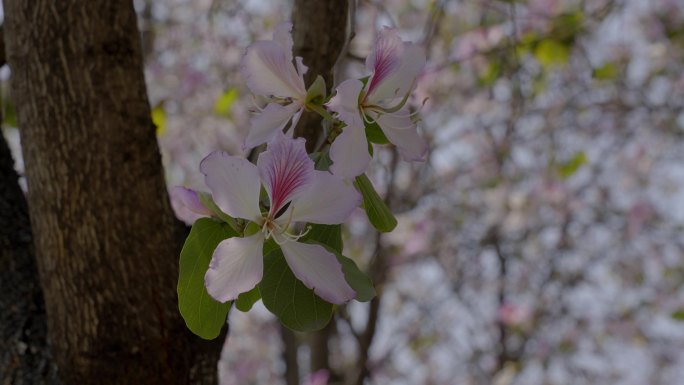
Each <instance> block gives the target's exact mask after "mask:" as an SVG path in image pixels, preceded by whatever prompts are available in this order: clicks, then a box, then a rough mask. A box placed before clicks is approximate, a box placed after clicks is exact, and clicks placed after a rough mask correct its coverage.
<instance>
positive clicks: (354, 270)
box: [331, 250, 375, 302]
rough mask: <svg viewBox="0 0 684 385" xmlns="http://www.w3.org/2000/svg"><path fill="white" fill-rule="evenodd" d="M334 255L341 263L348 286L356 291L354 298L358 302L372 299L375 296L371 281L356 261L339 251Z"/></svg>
mask: <svg viewBox="0 0 684 385" xmlns="http://www.w3.org/2000/svg"><path fill="white" fill-rule="evenodd" d="M331 251H333V250H331ZM335 256H337V260H338V261H340V263H341V264H342V272H343V273H344V279H346V280H347V283H348V284H349V286H351V288H352V289H354V291H356V300H357V301H359V302H368V301H370V300H371V299H373V297H375V287H373V281H372V280H371V279H370V278H369V277H368V276H367V275H366V274H364V273H363V272H362V271H361V270H360V269H359V267H358V266H356V263H355V262H354V261H353V260H352V259H350V258H347V257H345V256H344V255H342V254H340V253H335Z"/></svg>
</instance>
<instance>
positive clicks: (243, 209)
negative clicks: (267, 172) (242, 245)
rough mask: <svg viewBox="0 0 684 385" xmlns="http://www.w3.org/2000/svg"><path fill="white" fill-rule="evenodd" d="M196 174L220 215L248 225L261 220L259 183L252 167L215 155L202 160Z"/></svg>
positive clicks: (236, 158) (228, 157)
mask: <svg viewBox="0 0 684 385" xmlns="http://www.w3.org/2000/svg"><path fill="white" fill-rule="evenodd" d="M200 171H201V172H202V173H203V174H204V183H206V185H207V186H208V187H209V189H210V190H211V193H212V197H213V198H214V202H215V203H216V205H217V206H218V207H219V208H220V209H221V210H222V211H223V212H224V213H226V214H228V215H230V216H231V217H234V218H244V219H249V220H250V221H254V220H256V219H258V218H261V213H260V211H259V190H260V189H261V182H260V180H259V171H258V170H257V168H256V166H255V165H253V164H251V163H249V162H248V161H247V160H246V159H243V158H238V157H236V156H230V155H228V154H226V153H225V152H222V151H215V152H212V153H211V154H209V155H208V156H207V157H206V158H204V159H203V160H202V162H201V163H200Z"/></svg>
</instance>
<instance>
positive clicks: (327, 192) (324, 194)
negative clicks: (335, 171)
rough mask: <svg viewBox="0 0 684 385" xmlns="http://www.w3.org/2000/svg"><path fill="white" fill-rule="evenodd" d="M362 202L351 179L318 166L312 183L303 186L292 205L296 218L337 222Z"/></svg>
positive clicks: (297, 219)
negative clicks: (304, 187) (343, 177)
mask: <svg viewBox="0 0 684 385" xmlns="http://www.w3.org/2000/svg"><path fill="white" fill-rule="evenodd" d="M360 204H361V194H359V192H358V191H356V189H355V188H354V186H353V185H352V183H351V181H348V180H343V179H342V178H339V177H337V176H335V175H332V174H330V173H329V172H326V171H318V170H316V171H314V175H313V180H312V182H311V184H309V185H308V186H306V189H305V190H302V192H301V194H299V196H298V197H297V200H295V201H293V202H292V204H291V205H290V208H291V209H292V210H293V212H292V221H293V222H311V223H320V224H324V225H334V224H337V223H342V222H344V221H345V220H347V218H348V217H349V215H350V214H351V212H352V211H354V209H355V208H356V207H358V206H359V205H360ZM283 216H284V215H283Z"/></svg>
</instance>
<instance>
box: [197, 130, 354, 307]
mask: <svg viewBox="0 0 684 385" xmlns="http://www.w3.org/2000/svg"><path fill="white" fill-rule="evenodd" d="M200 170H201V171H202V173H203V174H204V175H205V182H206V184H207V186H208V187H209V189H210V190H211V192H212V195H213V199H214V202H215V203H216V205H217V206H218V207H219V208H220V209H221V210H222V211H223V212H225V213H226V214H228V215H230V216H232V217H234V218H242V219H246V220H249V221H252V222H254V223H256V224H257V225H258V226H259V228H260V231H257V232H256V233H254V234H251V235H245V237H243V238H237V237H236V238H229V239H226V240H224V241H222V242H221V243H219V245H218V246H217V247H216V250H215V251H214V254H213V256H212V259H211V263H210V264H209V270H208V271H207V273H206V275H205V285H206V287H207V291H208V292H209V294H210V295H211V296H212V297H214V298H215V299H216V300H217V301H220V302H226V301H230V300H234V299H236V298H237V297H238V295H239V294H240V293H243V292H246V291H248V290H251V289H252V288H254V287H255V286H256V284H257V283H259V281H261V278H262V276H263V246H264V241H265V240H266V239H269V238H270V239H273V240H274V241H275V242H276V243H278V245H279V246H280V248H281V249H282V251H283V255H284V257H285V260H286V261H287V264H288V265H289V266H290V268H291V269H292V272H293V273H294V275H295V276H296V277H297V279H299V280H301V281H302V283H303V284H304V285H305V286H306V287H308V288H310V289H312V290H313V291H314V292H315V293H316V294H317V295H318V296H320V297H321V298H323V299H324V300H326V301H328V302H331V303H335V304H341V303H344V302H346V301H348V300H350V299H352V298H354V296H355V295H356V293H355V292H354V290H353V289H352V288H351V287H350V286H349V285H348V284H347V282H346V280H345V278H344V274H343V273H342V266H341V265H340V263H339V262H338V261H337V258H336V257H335V255H334V254H332V253H331V252H329V251H327V250H326V249H325V248H324V247H322V246H320V245H315V244H309V243H302V242H298V240H299V238H300V237H301V236H302V235H304V233H299V234H297V233H293V231H292V230H293V229H297V228H298V226H297V222H311V223H320V224H338V223H342V222H343V221H344V220H345V219H347V217H348V216H349V214H351V212H352V210H354V208H356V207H357V206H358V205H359V204H360V202H361V195H360V194H359V193H358V192H357V191H356V189H354V187H353V186H352V185H351V184H349V183H347V182H346V181H343V180H342V179H341V178H339V177H336V176H334V175H332V174H330V173H329V172H325V171H318V170H314V164H313V161H311V159H309V157H308V155H307V153H306V149H305V147H304V139H301V138H300V139H291V138H287V137H285V135H284V134H282V133H276V135H275V137H274V138H273V140H271V142H270V143H269V145H268V150H267V151H265V152H264V153H262V154H261V156H260V157H259V160H258V161H257V165H256V166H255V165H254V164H252V163H250V162H248V161H247V160H246V159H243V158H238V157H235V156H230V155H228V154H226V153H224V152H214V153H212V154H210V155H209V156H207V157H206V158H205V159H204V160H203V161H202V163H201V164H200ZM262 185H263V187H264V189H265V190H266V193H267V194H268V198H269V201H270V207H269V208H268V212H264V213H262V212H261V210H260V208H259V192H260V189H261V186H262ZM299 228H300V229H301V227H299Z"/></svg>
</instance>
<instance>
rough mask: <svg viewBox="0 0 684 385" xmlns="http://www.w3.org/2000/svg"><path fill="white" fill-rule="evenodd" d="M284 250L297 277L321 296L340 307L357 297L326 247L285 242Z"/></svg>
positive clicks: (335, 258) (338, 263) (338, 264)
mask: <svg viewBox="0 0 684 385" xmlns="http://www.w3.org/2000/svg"><path fill="white" fill-rule="evenodd" d="M280 248H281V249H282V250H283V255H284V256H285V260H286V261H287V264H288V265H289V266H290V269H292V272H293V273H294V275H295V277H297V279H299V280H300V281H302V283H303V284H304V286H306V287H308V288H309V289H311V290H313V291H314V293H316V295H318V296H319V297H321V298H323V299H324V300H326V301H328V302H330V303H334V304H338V305H340V304H343V303H345V302H347V301H349V300H350V299H352V298H354V297H355V296H356V292H355V291H354V289H352V288H351V287H350V286H349V284H348V283H347V281H346V280H345V279H344V273H343V272H342V265H341V264H340V262H339V261H338V260H337V257H335V255H334V254H333V253H331V252H329V251H328V250H326V249H325V248H323V246H321V245H312V244H308V243H300V242H285V243H283V244H282V245H281V246H280Z"/></svg>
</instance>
